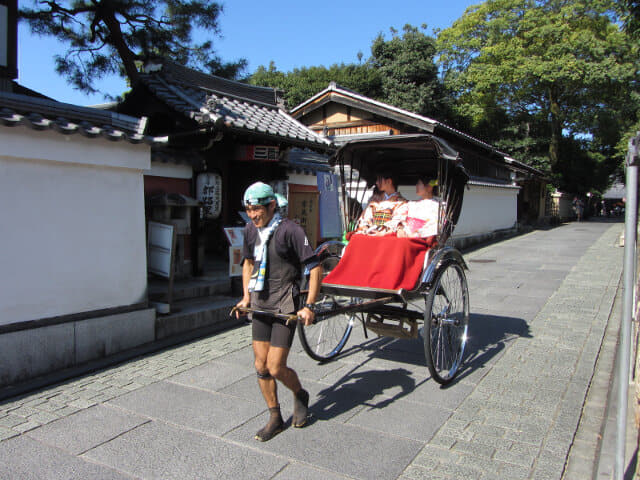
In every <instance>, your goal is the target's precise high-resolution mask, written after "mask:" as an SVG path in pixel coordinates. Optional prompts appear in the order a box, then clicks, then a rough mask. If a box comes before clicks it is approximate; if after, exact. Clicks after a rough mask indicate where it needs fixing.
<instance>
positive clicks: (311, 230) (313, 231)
mask: <svg viewBox="0 0 640 480" xmlns="http://www.w3.org/2000/svg"><path fill="white" fill-rule="evenodd" d="M318 196H319V193H318V192H309V191H302V192H295V191H290V192H289V218H290V219H292V220H293V221H294V222H296V223H297V224H299V225H300V226H301V227H302V228H303V229H304V231H305V233H306V234H307V238H308V239H309V243H310V244H311V246H312V247H313V248H315V246H316V245H317V243H318Z"/></svg>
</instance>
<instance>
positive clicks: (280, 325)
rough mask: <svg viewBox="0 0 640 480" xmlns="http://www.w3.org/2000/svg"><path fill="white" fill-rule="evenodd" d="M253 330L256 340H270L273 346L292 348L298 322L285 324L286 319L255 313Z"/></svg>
mask: <svg viewBox="0 0 640 480" xmlns="http://www.w3.org/2000/svg"><path fill="white" fill-rule="evenodd" d="M251 331H252V334H253V340H254V341H257V342H270V343H271V346H272V347H281V348H291V345H292V344H293V335H294V333H295V332H296V322H289V325H285V322H284V320H280V319H278V318H273V317H263V316H260V315H256V314H254V315H253V320H252V321H251Z"/></svg>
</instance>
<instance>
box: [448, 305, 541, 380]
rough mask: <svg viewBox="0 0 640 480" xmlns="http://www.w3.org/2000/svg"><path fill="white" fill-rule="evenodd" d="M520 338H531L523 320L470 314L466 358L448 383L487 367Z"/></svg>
mask: <svg viewBox="0 0 640 480" xmlns="http://www.w3.org/2000/svg"><path fill="white" fill-rule="evenodd" d="M520 337H523V338H532V337H531V333H530V330H529V325H528V324H527V322H526V321H525V320H524V319H522V318H516V317H501V316H499V315H489V314H481V313H472V314H471V315H470V317H469V343H468V345H467V348H466V350H467V353H466V355H465V360H464V362H463V364H462V367H461V368H460V371H459V372H458V375H457V376H456V378H455V380H454V381H453V382H452V383H451V384H450V385H453V384H455V383H456V382H459V381H460V380H462V379H464V378H465V377H467V376H468V375H470V374H471V373H473V372H474V371H476V370H478V369H480V368H483V367H485V366H487V365H488V364H489V363H491V362H492V361H493V360H495V359H496V356H497V355H498V354H500V353H501V352H503V351H504V350H505V349H506V347H507V345H508V344H509V343H510V342H513V341H514V340H516V339H518V338H520Z"/></svg>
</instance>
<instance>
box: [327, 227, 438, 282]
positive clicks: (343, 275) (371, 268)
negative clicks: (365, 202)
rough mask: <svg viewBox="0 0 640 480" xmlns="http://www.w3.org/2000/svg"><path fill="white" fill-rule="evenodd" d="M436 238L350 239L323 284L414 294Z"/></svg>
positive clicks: (389, 237)
mask: <svg viewBox="0 0 640 480" xmlns="http://www.w3.org/2000/svg"><path fill="white" fill-rule="evenodd" d="M436 244H437V240H436V237H435V236H433V237H429V238H398V237H397V236H395V235H387V236H384V237H373V236H369V235H362V234H355V235H353V236H351V239H350V240H349V243H348V245H347V247H346V248H345V250H344V253H343V254H342V257H341V258H340V261H339V262H338V265H336V267H335V268H334V269H333V270H332V271H331V272H330V273H329V274H328V275H327V276H326V277H325V278H324V280H323V281H322V283H323V284H328V285H342V286H350V287H368V288H376V289H385V290H400V289H405V290H413V289H414V288H415V287H416V284H417V282H418V279H419V278H420V275H421V274H422V270H423V266H424V259H425V255H426V254H427V252H428V251H429V249H430V248H432V247H434V246H435V245H436Z"/></svg>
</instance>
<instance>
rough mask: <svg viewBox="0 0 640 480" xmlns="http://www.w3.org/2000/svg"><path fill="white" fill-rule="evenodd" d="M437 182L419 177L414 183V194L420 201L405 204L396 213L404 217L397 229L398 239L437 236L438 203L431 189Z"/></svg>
mask: <svg viewBox="0 0 640 480" xmlns="http://www.w3.org/2000/svg"><path fill="white" fill-rule="evenodd" d="M437 185H438V181H437V180H435V179H433V178H429V177H426V176H425V177H421V178H420V179H418V182H417V183H416V194H418V196H419V197H421V198H422V199H421V200H418V201H415V202H407V203H406V204H405V205H403V206H402V208H401V209H400V210H399V211H398V215H399V216H401V217H402V216H404V219H403V220H401V221H400V223H399V224H398V227H397V229H398V230H397V234H398V237H401V238H403V237H404V238H406V237H408V238H427V237H431V236H433V235H437V234H438V216H439V213H438V212H439V211H440V202H439V201H438V199H437V198H435V197H434V196H433V189H434V187H436V186H437Z"/></svg>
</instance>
